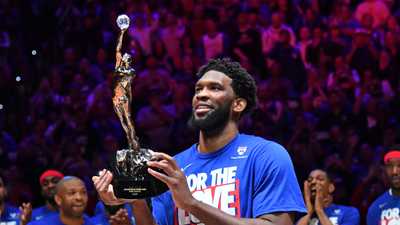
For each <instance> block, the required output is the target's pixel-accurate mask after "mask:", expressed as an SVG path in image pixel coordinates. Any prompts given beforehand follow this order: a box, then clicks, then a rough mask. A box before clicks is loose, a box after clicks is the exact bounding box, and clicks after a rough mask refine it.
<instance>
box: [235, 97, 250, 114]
mask: <svg viewBox="0 0 400 225" xmlns="http://www.w3.org/2000/svg"><path fill="white" fill-rule="evenodd" d="M246 105H247V101H246V99H244V98H238V99H235V100H234V102H233V111H234V112H237V113H241V112H243V110H244V109H245V108H246Z"/></svg>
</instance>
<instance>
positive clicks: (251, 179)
mask: <svg viewBox="0 0 400 225" xmlns="http://www.w3.org/2000/svg"><path fill="white" fill-rule="evenodd" d="M174 158H175V160H176V161H177V163H178V165H179V167H180V168H181V170H182V171H183V172H184V173H185V175H186V179H187V182H188V185H189V189H190V191H191V192H192V195H193V197H194V198H196V199H197V200H199V201H201V202H203V203H206V204H209V205H211V206H214V207H216V208H218V209H220V210H222V211H224V212H226V213H228V214H229V215H232V216H235V217H243V218H256V217H258V216H261V215H264V214H269V213H274V212H289V211H294V212H299V213H302V214H303V215H304V214H305V213H306V212H307V211H306V208H305V204H304V200H303V198H302V195H301V192H300V187H299V184H298V182H297V179H296V175H295V173H294V169H293V164H292V161H291V159H290V157H289V154H288V153H287V151H286V150H285V149H284V148H283V147H282V146H280V145H279V144H277V143H275V142H272V141H267V140H265V139H262V138H260V137H255V136H250V135H245V134H239V135H238V136H237V137H236V138H234V139H233V140H232V141H231V142H230V143H229V144H227V145H226V146H225V147H223V148H221V149H219V150H218V151H215V152H212V153H210V154H201V153H199V152H198V151H197V144H195V145H193V146H192V147H191V148H189V149H188V150H186V151H184V152H182V153H180V154H178V155H176V156H175V157H174ZM152 203H153V215H154V218H155V219H156V221H157V222H158V224H169V225H184V224H203V223H201V222H200V221H199V220H198V219H197V218H195V217H194V216H193V215H191V214H190V213H188V212H185V211H184V210H182V209H179V208H177V207H176V206H175V203H174V201H173V199H172V196H171V192H170V191H167V192H166V193H164V194H162V195H160V196H157V197H154V198H152Z"/></svg>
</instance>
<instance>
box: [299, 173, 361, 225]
mask: <svg viewBox="0 0 400 225" xmlns="http://www.w3.org/2000/svg"><path fill="white" fill-rule="evenodd" d="M334 190H335V185H334V184H333V180H332V178H331V177H330V176H329V174H327V173H326V172H325V171H323V170H319V169H316V170H314V171H311V173H310V176H309V177H308V180H306V181H304V201H305V202H306V207H307V212H308V214H307V215H306V216H304V217H303V218H301V219H300V220H299V222H298V223H297V225H308V224H310V225H311V224H312V225H317V224H318V225H325V224H329V225H331V224H332V225H338V224H347V225H359V224H360V214H359V213H358V211H357V209H356V208H354V207H348V206H343V205H336V204H332V193H333V191H334Z"/></svg>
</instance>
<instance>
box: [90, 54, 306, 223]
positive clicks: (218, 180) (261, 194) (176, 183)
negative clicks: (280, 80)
mask: <svg viewBox="0 0 400 225" xmlns="http://www.w3.org/2000/svg"><path fill="white" fill-rule="evenodd" d="M198 76H199V77H200V80H199V81H198V82H197V84H196V88H195V95H194V97H193V101H192V105H193V111H192V117H191V119H190V121H189V126H190V127H192V128H193V129H196V130H199V131H200V142H199V143H198V144H195V145H193V146H192V147H191V148H189V149H188V150H186V151H184V152H182V153H180V154H178V155H176V156H175V158H172V157H171V156H168V155H166V154H164V153H154V155H155V156H156V157H158V158H162V159H164V160H162V161H161V162H148V163H147V164H148V165H149V166H154V167H158V168H161V169H163V170H164V171H165V172H166V173H167V174H168V176H166V175H163V174H161V173H158V172H156V171H154V170H151V169H148V171H149V173H151V175H153V176H154V177H156V178H158V179H160V180H161V181H163V182H164V183H166V184H167V185H168V187H169V190H170V191H167V192H166V193H164V194H162V195H160V196H158V197H155V198H153V199H152V203H153V214H151V212H150V210H149V208H148V207H147V204H146V202H145V201H144V200H134V201H130V202H131V208H132V212H133V216H134V217H135V223H136V224H140V225H141V224H170V225H173V224H177V225H182V224H207V225H212V224H218V225H224V224H229V225H232V224H249V225H251V224H284V225H290V224H293V223H294V216H295V213H296V212H297V213H301V214H304V213H305V212H306V208H305V206H304V201H303V199H302V198H301V197H300V196H301V192H300V187H299V185H298V183H297V181H296V180H297V179H296V175H295V173H294V169H293V164H292V162H291V160H290V157H289V155H288V153H287V151H286V150H285V149H284V148H283V147H282V146H280V145H278V144H277V143H275V142H271V141H267V140H265V139H262V138H259V137H254V136H250V135H244V134H239V132H238V121H239V120H240V119H241V118H242V117H244V116H245V115H246V114H248V113H251V111H252V110H253V109H254V108H256V106H257V102H258V100H257V96H256V92H257V87H256V85H255V83H254V80H253V78H252V77H251V76H250V75H249V74H248V73H247V72H246V70H245V69H243V68H242V67H241V66H240V65H239V64H238V63H236V62H230V61H229V60H227V59H223V60H221V59H218V60H209V62H208V64H207V65H206V66H203V67H202V68H201V69H200V71H199V72H198ZM111 180H112V174H111V173H110V172H108V171H103V173H102V174H101V175H100V177H93V181H94V185H95V187H96V189H97V191H98V192H99V194H100V196H101V199H102V200H103V201H104V202H105V203H106V204H109V205H116V204H121V203H124V202H125V201H124V200H122V199H116V198H115V196H114V193H113V190H112V186H111V185H110V182H111Z"/></svg>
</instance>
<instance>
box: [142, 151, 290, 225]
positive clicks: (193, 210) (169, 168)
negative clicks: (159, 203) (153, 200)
mask: <svg viewBox="0 0 400 225" xmlns="http://www.w3.org/2000/svg"><path fill="white" fill-rule="evenodd" d="M154 156H155V157H157V158H162V159H164V160H162V161H160V162H158V161H149V162H148V163H147V165H148V166H150V167H157V168H160V169H162V170H164V171H165V172H166V173H167V174H168V175H165V174H162V173H159V172H156V171H154V170H152V169H150V168H149V169H148V171H149V173H150V174H151V175H153V176H154V177H156V178H158V179H159V180H161V181H163V182H164V183H166V184H167V185H168V187H169V190H170V191H171V195H172V198H173V200H174V202H175V205H176V206H177V207H178V208H180V209H182V210H185V211H187V212H189V213H190V214H192V215H193V216H195V217H196V218H197V219H199V220H200V221H201V222H202V223H204V224H208V225H212V224H216V225H224V224H229V225H236V224H237V225H239V224H246V225H253V224H254V225H258V224H259V225H263V224H265V225H268V224H282V225H287V224H293V223H294V212H277V213H271V214H265V215H261V216H259V217H258V218H251V219H250V218H237V217H234V216H231V215H229V214H227V213H225V212H223V211H221V210H219V209H216V208H215V207H213V206H210V205H208V204H205V203H203V202H200V201H198V200H196V199H195V198H194V197H193V196H192V193H191V192H190V190H189V187H188V184H187V180H186V175H185V174H184V173H183V172H182V171H181V169H180V168H179V166H178V164H177V163H176V161H175V159H174V158H172V157H171V156H169V155H167V154H164V153H157V152H155V153H154Z"/></svg>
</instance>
